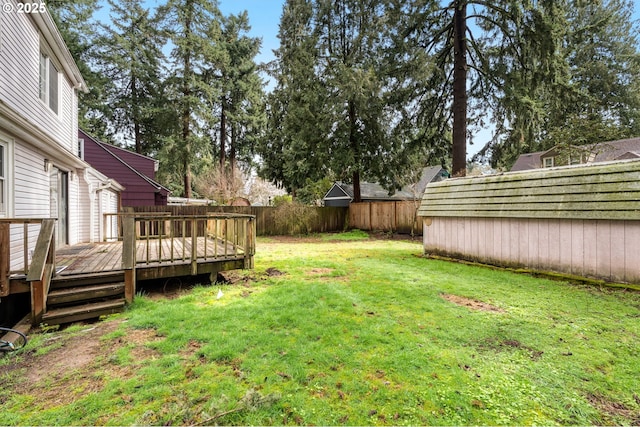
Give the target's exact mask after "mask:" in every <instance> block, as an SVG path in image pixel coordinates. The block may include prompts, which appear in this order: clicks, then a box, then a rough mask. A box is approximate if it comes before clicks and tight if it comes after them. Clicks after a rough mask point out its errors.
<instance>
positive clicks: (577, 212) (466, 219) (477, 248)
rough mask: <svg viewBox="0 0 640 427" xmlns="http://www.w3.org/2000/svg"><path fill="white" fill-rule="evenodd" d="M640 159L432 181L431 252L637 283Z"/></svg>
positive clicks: (428, 211)
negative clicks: (433, 182)
mask: <svg viewBox="0 0 640 427" xmlns="http://www.w3.org/2000/svg"><path fill="white" fill-rule="evenodd" d="M639 190H640V162H638V161H627V162H617V163H609V164H598V165H596V166H584V165H582V166H577V167H564V168H555V169H550V170H549V169H545V170H537V171H531V172H526V173H522V172H520V173H509V174H504V175H502V176H493V177H484V178H462V179H454V180H449V181H444V182H440V183H436V184H430V185H429V186H428V187H427V191H426V193H425V195H424V198H423V200H422V205H421V207H420V210H419V214H420V215H421V216H423V217H424V218H425V221H424V227H423V229H424V248H425V252H426V253H437V254H444V255H449V256H454V257H459V258H463V259H470V260H474V261H480V262H484V263H488V264H495V265H502V266H513V267H524V268H528V269H533V270H543V271H558V272H562V273H566V274H572V275H576V276H583V277H591V278H598V279H604V280H607V281H614V282H629V283H640V262H638V254H639V253H640V197H639V192H638V191H639Z"/></svg>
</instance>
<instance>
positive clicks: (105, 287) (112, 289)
mask: <svg viewBox="0 0 640 427" xmlns="http://www.w3.org/2000/svg"><path fill="white" fill-rule="evenodd" d="M122 295H124V282H117V283H106V284H102V285H86V286H74V287H69V288H58V289H53V290H52V291H50V292H49V297H48V298H47V304H48V305H49V306H53V305H61V304H69V303H73V302H78V301H89V300H95V299H103V298H108V297H113V296H122Z"/></svg>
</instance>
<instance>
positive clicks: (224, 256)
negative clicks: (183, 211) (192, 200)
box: [121, 212, 256, 300]
mask: <svg viewBox="0 0 640 427" xmlns="http://www.w3.org/2000/svg"><path fill="white" fill-rule="evenodd" d="M121 217H122V220H123V222H122V226H123V227H122V229H123V238H122V267H123V269H124V270H125V296H126V298H127V300H132V299H133V295H134V294H135V276H136V274H135V270H136V268H143V267H156V266H158V267H160V266H162V267H164V266H167V265H177V264H182V265H185V264H187V265H188V264H190V265H191V274H192V275H196V274H198V263H199V262H201V261H205V262H206V261H211V260H217V259H221V260H228V259H236V260H244V267H245V268H252V267H253V255H254V254H255V235H256V232H255V216H253V215H246V214H233V213H211V214H207V215H157V214H152V215H146V214H145V213H140V212H138V213H133V214H132V213H128V214H122V215H121Z"/></svg>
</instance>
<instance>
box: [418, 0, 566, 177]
mask: <svg viewBox="0 0 640 427" xmlns="http://www.w3.org/2000/svg"><path fill="white" fill-rule="evenodd" d="M556 4H557V2H555V1H552V0H541V1H533V0H530V1H524V2H520V1H513V0H497V1H494V2H485V1H480V0H452V1H450V2H447V3H446V4H445V5H441V4H440V3H439V2H436V1H432V0H417V1H415V2H412V6H411V8H412V10H411V14H410V15H411V16H412V17H413V23H412V24H411V25H409V26H408V31H407V35H408V37H409V38H412V39H414V40H415V42H416V43H417V44H418V45H420V46H422V47H423V48H424V49H426V50H427V52H428V53H429V55H433V56H434V57H435V58H436V60H437V63H438V66H439V68H440V72H439V73H434V78H433V80H432V81H433V83H434V87H440V89H439V90H438V91H437V92H436V97H435V98H425V100H424V101H425V102H423V103H422V105H421V107H422V108H423V109H424V112H425V114H427V115H429V114H432V112H433V107H432V104H433V103H434V102H437V103H443V104H445V105H447V106H448V108H449V109H450V113H445V116H443V117H442V119H441V121H449V120H450V122H451V127H452V134H453V143H452V145H451V152H452V159H453V161H452V173H453V175H455V176H463V175H465V173H466V147H467V141H468V140H469V135H470V132H469V130H468V129H467V126H468V125H471V126H472V129H474V128H476V127H477V126H482V125H483V124H484V123H486V122H485V121H486V120H487V119H488V118H491V116H489V117H487V107H488V106H490V105H493V106H495V105H496V102H499V100H501V99H502V98H500V96H499V94H505V91H506V93H507V94H508V91H509V90H511V89H510V88H509V87H506V88H505V87H504V86H503V83H504V82H501V81H500V78H499V76H497V75H496V72H497V71H499V70H497V67H496V64H494V63H493V59H496V61H497V62H499V63H501V65H503V66H504V67H506V68H508V69H511V70H516V71H517V72H515V73H514V74H513V75H514V76H520V77H522V76H523V75H524V74H527V73H529V74H530V75H531V78H527V79H526V80H527V81H526V82H523V83H522V84H523V86H520V88H522V87H525V86H526V92H527V94H528V95H530V93H531V92H536V91H538V90H540V89H539V87H538V86H539V85H542V83H541V82H545V84H546V85H548V86H550V85H554V84H555V81H556V78H558V74H557V73H555V72H554V71H555V70H554V68H553V64H555V63H556V61H555V58H556V57H557V55H558V49H559V44H557V39H556V38H554V36H555V35H556V33H557V31H558V28H560V23H559V21H558V20H557V19H556V18H557V7H556ZM471 23H473V25H471ZM495 51H499V52H500V53H501V54H502V55H503V56H499V55H496V56H495V57H493V56H492V53H493V52H495ZM523 60H524V61H523ZM530 67H533V70H535V71H533V72H532V71H531V68H530ZM503 90H504V91H503ZM526 96H527V95H522V97H526ZM497 100H498V101H497ZM503 113H504V111H503ZM528 113H530V111H529V112H528ZM449 114H450V117H447V115H449ZM506 115H508V114H506V113H505V116H506ZM516 116H517V117H518V118H521V116H520V115H516ZM510 118H513V117H510ZM530 118H532V116H530ZM522 122H523V123H524V122H527V120H523V121H522ZM509 124H510V125H514V122H513V121H511V122H509Z"/></svg>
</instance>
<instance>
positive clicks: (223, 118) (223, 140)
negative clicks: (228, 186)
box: [220, 100, 227, 173]
mask: <svg viewBox="0 0 640 427" xmlns="http://www.w3.org/2000/svg"><path fill="white" fill-rule="evenodd" d="M226 149H227V112H226V110H225V105H224V100H223V101H222V105H221V107H220V173H224V167H225V163H226V162H227V157H226V153H225V151H226Z"/></svg>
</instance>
